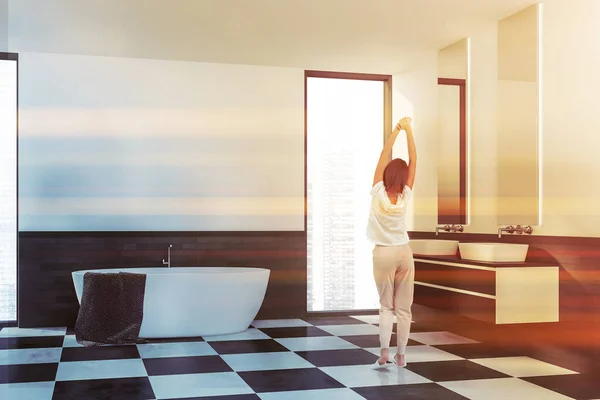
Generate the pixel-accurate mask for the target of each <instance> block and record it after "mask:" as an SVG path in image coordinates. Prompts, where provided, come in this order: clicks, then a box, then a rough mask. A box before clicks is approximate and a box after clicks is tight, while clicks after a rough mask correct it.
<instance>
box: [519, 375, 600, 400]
mask: <svg viewBox="0 0 600 400" xmlns="http://www.w3.org/2000/svg"><path fill="white" fill-rule="evenodd" d="M521 379H522V380H524V381H527V382H531V383H533V384H535V385H538V386H541V387H544V388H546V389H550V390H552V391H554V392H558V393H561V394H563V395H565V396H567V397H570V398H572V399H575V400H592V399H600V376H598V375H587V374H576V375H558V376H539V377H532V378H521Z"/></svg>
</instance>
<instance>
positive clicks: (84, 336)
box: [75, 272, 146, 347]
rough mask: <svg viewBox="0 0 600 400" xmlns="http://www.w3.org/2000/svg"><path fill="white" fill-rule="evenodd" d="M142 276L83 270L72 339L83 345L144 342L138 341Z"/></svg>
mask: <svg viewBox="0 0 600 400" xmlns="http://www.w3.org/2000/svg"><path fill="white" fill-rule="evenodd" d="M145 292H146V275H145V274H133V273H128V272H119V273H98V272H86V273H85V275H84V276H83V294H82V296H81V306H80V308H79V314H78V316H77V322H76V323H75V339H76V340H77V343H79V344H81V345H83V346H85V347H91V346H101V345H105V344H113V345H114V344H135V343H145V342H146V341H144V340H140V338H139V334H140V328H141V326H142V320H143V317H144V295H145Z"/></svg>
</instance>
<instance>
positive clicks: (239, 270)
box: [71, 266, 271, 277]
mask: <svg viewBox="0 0 600 400" xmlns="http://www.w3.org/2000/svg"><path fill="white" fill-rule="evenodd" d="M200 269H210V270H213V271H202V273H199V271H198V270H200ZM148 270H160V272H159V273H152V272H153V271H148ZM169 270H176V271H177V272H176V273H173V274H171V276H187V275H231V274H241V275H244V274H259V273H263V274H264V273H268V274H269V275H270V273H271V270H270V269H268V268H263V267H212V266H211V267H200V266H198V267H196V266H190V267H170V268H169V267H116V268H96V269H82V270H77V271H73V272H72V273H71V276H73V277H76V276H83V275H85V274H86V273H87V272H92V273H119V272H128V273H137V274H143V275H146V276H148V275H169V274H168V272H169ZM184 270H186V271H185V272H183V271H184ZM187 270H189V272H188V271H187ZM223 270H229V271H227V272H223ZM140 271H144V272H140ZM147 271H148V272H147ZM157 272H158V271H157ZM173 272H175V271H173Z"/></svg>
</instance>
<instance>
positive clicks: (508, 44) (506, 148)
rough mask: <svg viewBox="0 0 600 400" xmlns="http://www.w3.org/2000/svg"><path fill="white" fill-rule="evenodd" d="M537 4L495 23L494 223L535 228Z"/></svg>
mask: <svg viewBox="0 0 600 400" xmlns="http://www.w3.org/2000/svg"><path fill="white" fill-rule="evenodd" d="M538 48H539V39H538V5H534V6H531V7H529V8H526V9H525V10H522V11H520V12H518V13H516V14H513V15H511V16H509V17H508V18H505V19H503V20H501V21H499V23H498V92H497V128H498V131H497V132H498V143H497V149H498V181H497V182H498V196H497V197H498V203H497V207H498V225H539V222H540V221H539V215H540V208H539V201H540V196H539V192H540V180H539V165H540V159H539V149H538V146H539V126H538V115H539V110H538V108H539V100H538V91H539V90H538V89H539V88H538V85H539V74H538V70H539V68H538V63H539V61H538Z"/></svg>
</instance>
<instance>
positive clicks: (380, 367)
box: [371, 359, 395, 369]
mask: <svg viewBox="0 0 600 400" xmlns="http://www.w3.org/2000/svg"><path fill="white" fill-rule="evenodd" d="M394 364H395V362H394ZM390 365H392V362H390V361H386V362H384V363H383V364H379V359H377V361H375V363H373V364H371V369H386V368H387V367H389V366H390Z"/></svg>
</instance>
